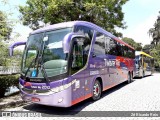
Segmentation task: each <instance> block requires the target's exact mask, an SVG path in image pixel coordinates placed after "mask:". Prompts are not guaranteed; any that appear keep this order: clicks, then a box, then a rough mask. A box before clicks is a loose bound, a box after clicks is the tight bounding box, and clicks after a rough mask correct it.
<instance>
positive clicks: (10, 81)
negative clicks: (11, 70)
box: [0, 75, 19, 98]
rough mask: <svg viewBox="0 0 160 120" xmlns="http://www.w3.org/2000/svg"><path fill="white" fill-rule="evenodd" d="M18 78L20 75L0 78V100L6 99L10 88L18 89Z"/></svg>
mask: <svg viewBox="0 0 160 120" xmlns="http://www.w3.org/2000/svg"><path fill="white" fill-rule="evenodd" d="M18 78H19V75H6V76H0V98H2V97H4V94H5V92H6V90H7V89H8V88H9V87H11V86H17V87H18Z"/></svg>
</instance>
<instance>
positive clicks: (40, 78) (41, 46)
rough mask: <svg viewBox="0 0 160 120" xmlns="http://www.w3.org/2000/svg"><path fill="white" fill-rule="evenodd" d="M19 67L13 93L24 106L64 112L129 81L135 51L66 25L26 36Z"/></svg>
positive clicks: (89, 27) (105, 35)
mask: <svg viewBox="0 0 160 120" xmlns="http://www.w3.org/2000/svg"><path fill="white" fill-rule="evenodd" d="M18 45H25V49H24V52H23V57H22V64H21V76H20V78H19V87H20V91H21V97H22V99H23V100H24V101H30V102H31V103H37V104H43V105H49V106H59V107H70V106H72V105H74V104H76V103H79V102H80V101H83V100H85V99H88V98H92V99H93V100H98V99H100V97H101V93H102V91H105V90H107V89H109V88H111V87H113V86H116V85H117V84H120V83H122V82H124V81H128V82H129V83H130V82H131V81H132V78H133V76H134V73H135V72H134V64H135V63H134V59H135V50H134V48H133V47H131V46H130V45H128V44H127V43H125V42H124V41H122V40H120V39H118V38H117V37H115V36H114V35H112V34H111V33H109V32H107V31H105V30H104V29H103V28H101V27H99V26H97V25H95V24H93V23H90V22H86V21H71V22H64V23H59V24H54V25H49V26H47V27H44V28H40V29H38V30H35V31H33V32H31V33H30V35H29V37H28V40H27V41H26V42H17V43H14V44H13V45H11V46H10V55H12V54H13V49H14V47H15V46H18Z"/></svg>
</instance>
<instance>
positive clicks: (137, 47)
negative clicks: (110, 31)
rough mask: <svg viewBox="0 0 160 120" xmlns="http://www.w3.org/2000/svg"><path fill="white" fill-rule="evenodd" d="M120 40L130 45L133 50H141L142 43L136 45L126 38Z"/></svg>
mask: <svg viewBox="0 0 160 120" xmlns="http://www.w3.org/2000/svg"><path fill="white" fill-rule="evenodd" d="M122 40H123V41H124V42H126V43H128V44H129V45H131V46H132V47H134V48H135V50H137V51H141V50H142V43H136V42H135V41H134V40H133V39H132V38H127V37H124V38H123V39H122Z"/></svg>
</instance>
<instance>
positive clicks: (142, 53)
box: [136, 51, 153, 58]
mask: <svg viewBox="0 0 160 120" xmlns="http://www.w3.org/2000/svg"><path fill="white" fill-rule="evenodd" d="M137 55H145V56H147V57H150V58H153V57H152V56H150V55H149V54H147V53H145V52H143V51H136V56H137Z"/></svg>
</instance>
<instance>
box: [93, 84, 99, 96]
mask: <svg viewBox="0 0 160 120" xmlns="http://www.w3.org/2000/svg"><path fill="white" fill-rule="evenodd" d="M93 94H94V96H95V97H97V96H98V95H99V94H100V86H99V84H98V83H95V84H94V86H93Z"/></svg>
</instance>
